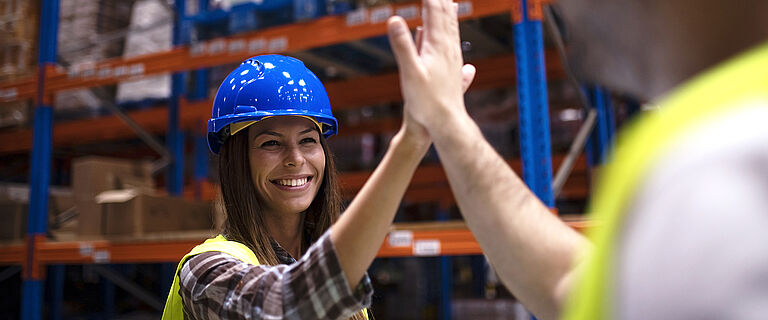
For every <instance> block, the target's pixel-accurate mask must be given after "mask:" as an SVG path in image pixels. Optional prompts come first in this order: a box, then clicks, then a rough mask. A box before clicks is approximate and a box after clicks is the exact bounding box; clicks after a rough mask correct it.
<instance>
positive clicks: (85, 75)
mask: <svg viewBox="0 0 768 320" xmlns="http://www.w3.org/2000/svg"><path fill="white" fill-rule="evenodd" d="M95 74H96V70H93V69H92V68H88V69H85V70H83V72H82V73H81V74H80V75H81V76H83V78H90V77H93V75H95Z"/></svg>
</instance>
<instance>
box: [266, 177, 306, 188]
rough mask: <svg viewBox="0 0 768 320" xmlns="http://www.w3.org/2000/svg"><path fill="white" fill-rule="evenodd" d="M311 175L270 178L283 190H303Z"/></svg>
mask: <svg viewBox="0 0 768 320" xmlns="http://www.w3.org/2000/svg"><path fill="white" fill-rule="evenodd" d="M311 181H312V176H301V177H298V178H279V179H274V180H270V182H272V184H274V185H275V186H277V187H278V188H279V189H281V190H285V191H303V190H305V189H307V188H308V187H309V183H310V182H311Z"/></svg>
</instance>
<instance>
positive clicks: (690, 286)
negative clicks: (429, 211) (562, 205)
mask: <svg viewBox="0 0 768 320" xmlns="http://www.w3.org/2000/svg"><path fill="white" fill-rule="evenodd" d="M559 5H560V6H561V7H560V8H559V9H561V10H562V11H561V12H560V14H561V16H562V18H563V20H564V22H565V27H566V30H567V34H568V39H567V40H568V46H569V60H570V64H571V65H573V66H574V69H575V72H576V75H577V76H578V77H579V78H581V79H582V80H584V81H586V82H592V83H599V84H602V85H605V86H607V87H608V88H610V89H612V90H614V91H616V92H621V93H625V94H631V95H634V96H636V97H638V98H640V99H642V100H646V101H654V102H656V103H657V104H658V105H659V110H658V111H655V112H653V113H651V114H646V115H643V118H642V119H641V120H640V121H637V123H636V125H634V126H633V127H632V129H631V131H629V132H626V133H624V134H623V135H622V136H621V137H620V140H619V141H618V144H617V146H618V147H617V150H616V152H615V156H614V158H613V159H614V160H613V161H612V162H611V163H610V164H609V165H608V166H607V167H606V169H605V172H604V176H605V179H603V181H602V183H601V184H600V186H599V189H598V190H597V192H596V193H595V198H594V199H593V200H592V205H591V211H594V212H595V213H596V214H598V215H600V217H602V219H601V221H604V223H603V225H602V226H601V227H598V228H599V230H597V231H598V232H596V237H595V242H594V249H593V245H592V242H590V241H587V240H586V239H585V238H584V237H582V236H581V235H579V234H578V233H576V232H574V231H573V230H571V229H569V228H568V227H567V226H566V225H565V224H563V223H562V222H561V221H560V220H559V219H557V218H556V217H555V216H553V215H552V214H550V213H549V211H548V209H547V208H546V207H545V206H544V205H543V204H542V203H541V202H540V201H538V199H537V198H536V197H535V195H534V194H533V193H531V192H530V191H529V190H528V189H527V188H526V186H525V184H524V183H523V182H522V181H521V179H520V178H519V177H518V176H517V175H516V174H515V173H514V172H512V171H511V170H510V169H509V167H508V166H507V165H506V163H505V162H504V161H503V160H502V158H501V157H500V156H499V155H498V154H497V153H496V152H495V151H494V150H493V148H492V147H491V146H490V145H489V144H488V142H487V141H486V140H485V139H484V138H483V136H482V134H481V132H480V130H479V129H478V127H477V125H476V124H475V123H474V122H473V121H472V120H471V119H470V118H469V116H468V115H467V112H466V110H465V106H464V102H463V97H462V94H461V78H462V73H472V72H474V69H473V68H472V67H471V66H464V67H462V57H461V50H460V48H459V46H458V44H459V41H460V39H459V33H458V22H457V20H456V13H455V11H454V10H452V5H451V1H449V0H424V7H425V11H424V17H423V19H424V30H423V34H422V40H421V41H419V42H420V43H419V44H420V46H416V45H415V44H414V41H413V40H412V38H411V36H410V33H409V32H408V30H407V28H406V26H405V23H404V21H403V20H402V19H401V18H399V17H393V18H392V19H390V21H389V35H390V42H391V44H392V47H393V51H394V52H395V56H396V58H397V61H398V66H399V69H400V80H401V87H402V90H403V95H404V97H406V99H409V101H412V102H414V103H411V104H409V106H406V110H405V111H406V116H408V117H413V119H415V120H416V121H417V122H418V123H420V124H421V125H423V126H424V128H425V129H426V130H427V132H428V133H429V135H430V137H431V138H432V139H433V142H434V145H435V147H436V149H437V151H438V153H439V154H440V159H441V162H442V163H443V167H444V168H445V170H446V173H447V175H448V179H449V181H450V183H451V188H452V190H453V193H454V195H455V197H456V200H457V202H458V206H459V208H460V209H461V212H462V213H463V215H464V217H465V220H466V222H467V224H468V226H469V228H470V229H471V230H472V231H473V233H474V234H475V237H476V239H477V240H478V242H479V243H480V245H481V246H482V248H483V250H484V252H485V253H486V255H487V256H488V257H489V259H490V261H491V263H492V264H493V266H494V267H495V269H496V271H497V272H498V274H499V276H500V278H501V279H502V281H503V282H504V284H505V285H506V286H507V288H509V290H510V291H511V292H512V293H513V294H514V295H515V296H516V297H518V298H519V300H520V301H521V302H522V303H523V305H525V306H526V307H527V308H528V309H529V310H530V311H531V312H533V314H534V315H536V316H537V317H539V318H540V319H555V318H558V317H561V316H563V317H566V318H572V319H613V318H621V319H658V318H670V319H706V318H709V319H724V318H733V319H763V318H764V317H765V315H766V314H768V232H766V230H768V215H766V212H768V196H766V195H768V126H766V125H764V124H763V122H764V121H765V119H768V45H762V46H760V44H761V43H762V42H764V41H766V39H768V19H766V18H765V15H766V13H767V12H768V1H763V0H743V1H736V2H735V1H726V0H677V1H669V0H611V1H607V0H562V2H561V3H560V4H559ZM740 53H743V54H741V55H740ZM583 257H586V258H583ZM567 301H568V302H567Z"/></svg>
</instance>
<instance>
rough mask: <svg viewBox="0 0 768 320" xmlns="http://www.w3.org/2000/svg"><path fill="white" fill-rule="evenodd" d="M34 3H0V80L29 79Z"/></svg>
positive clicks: (35, 14) (2, 0) (15, 0)
mask: <svg viewBox="0 0 768 320" xmlns="http://www.w3.org/2000/svg"><path fill="white" fill-rule="evenodd" d="M38 10H39V9H38V7H37V1H22V0H0V80H10V79H15V78H18V77H20V76H26V75H29V74H30V73H31V72H32V70H33V66H34V65H35V61H37V59H36V56H35V54H36V53H37V49H36V48H37V42H36V39H37V27H38V18H37V17H38Z"/></svg>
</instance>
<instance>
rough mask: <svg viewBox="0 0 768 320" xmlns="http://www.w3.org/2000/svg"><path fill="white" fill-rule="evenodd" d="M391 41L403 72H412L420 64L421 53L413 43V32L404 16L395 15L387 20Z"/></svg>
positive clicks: (399, 67)
mask: <svg viewBox="0 0 768 320" xmlns="http://www.w3.org/2000/svg"><path fill="white" fill-rule="evenodd" d="M387 33H388V35H389V43H390V45H391V46H392V51H393V52H394V54H395V60H397V67H398V69H399V70H400V73H401V74H404V73H410V72H411V71H412V70H414V68H416V67H417V64H418V58H419V57H418V56H419V53H418V51H417V50H416V45H415V44H414V43H413V38H412V37H411V32H410V31H409V30H408V25H407V24H406V23H405V20H403V18H402V17H398V16H393V17H391V18H389V20H388V21H387Z"/></svg>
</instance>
